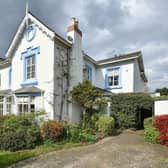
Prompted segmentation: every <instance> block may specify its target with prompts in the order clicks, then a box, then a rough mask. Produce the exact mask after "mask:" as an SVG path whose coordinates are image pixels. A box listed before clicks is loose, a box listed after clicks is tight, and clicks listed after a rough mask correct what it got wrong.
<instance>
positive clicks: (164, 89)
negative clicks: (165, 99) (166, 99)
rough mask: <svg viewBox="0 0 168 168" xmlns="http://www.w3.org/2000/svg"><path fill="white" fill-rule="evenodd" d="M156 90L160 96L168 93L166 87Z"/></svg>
mask: <svg viewBox="0 0 168 168" xmlns="http://www.w3.org/2000/svg"><path fill="white" fill-rule="evenodd" d="M156 92H159V93H160V95H161V96H167V95H168V88H166V87H164V88H160V89H159V88H158V89H156Z"/></svg>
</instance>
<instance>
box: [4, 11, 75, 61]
mask: <svg viewBox="0 0 168 168" xmlns="http://www.w3.org/2000/svg"><path fill="white" fill-rule="evenodd" d="M26 19H27V17H26V15H25V16H24V18H23V19H22V21H21V23H20V25H19V27H18V29H17V31H16V33H15V35H14V37H13V39H12V41H11V43H10V45H9V47H8V50H7V52H6V57H7V58H10V57H12V56H13V55H14V54H13V52H15V50H16V47H17V45H18V43H19V42H20V38H21V37H22V35H23V33H24V31H25V26H26ZM28 19H29V20H30V21H31V22H33V23H35V24H36V25H37V26H38V27H39V29H42V30H43V31H44V32H47V33H46V34H47V36H48V37H50V38H51V39H56V40H58V41H60V42H61V43H63V44H64V45H66V46H67V47H71V45H72V44H71V43H69V42H68V41H67V40H66V39H64V38H63V37H61V36H60V35H58V34H57V33H56V32H55V31H54V30H53V29H52V28H50V27H48V26H47V25H46V24H45V23H44V22H42V21H41V20H40V19H39V18H37V17H35V16H34V15H33V14H32V13H31V12H29V13H28Z"/></svg>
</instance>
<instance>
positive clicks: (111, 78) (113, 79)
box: [105, 67, 122, 89]
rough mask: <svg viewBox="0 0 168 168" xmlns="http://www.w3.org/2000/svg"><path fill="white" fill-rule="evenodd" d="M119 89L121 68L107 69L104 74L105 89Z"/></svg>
mask: <svg viewBox="0 0 168 168" xmlns="http://www.w3.org/2000/svg"><path fill="white" fill-rule="evenodd" d="M121 87H122V86H121V67H111V68H107V69H106V74H105V88H106V89H120V88H121Z"/></svg>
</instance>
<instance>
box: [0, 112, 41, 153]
mask: <svg viewBox="0 0 168 168" xmlns="http://www.w3.org/2000/svg"><path fill="white" fill-rule="evenodd" d="M13 134H15V135H16V137H15V136H13V137H15V138H16V139H17V141H16V142H12V141H15V140H14V138H11V140H10V141H9V142H8V141H7V140H8V139H10V137H12V135H13ZM2 136H3V138H1V140H0V146H1V149H3V150H11V151H15V150H21V149H32V148H34V147H35V146H36V145H39V144H40V143H41V142H42V137H41V131H40V128H39V126H38V124H37V123H36V120H35V119H33V118H32V117H30V116H29V115H26V116H14V115H11V116H9V117H8V118H7V119H5V120H4V122H3V126H2ZM10 144H12V145H10ZM15 145H16V146H15ZM8 147H9V148H8Z"/></svg>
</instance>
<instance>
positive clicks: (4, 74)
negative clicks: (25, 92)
mask: <svg viewBox="0 0 168 168" xmlns="http://www.w3.org/2000/svg"><path fill="white" fill-rule="evenodd" d="M9 69H10V67H7V68H4V69H0V74H1V86H0V90H7V89H10V88H9V85H8V84H9V83H8V82H9Z"/></svg>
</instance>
